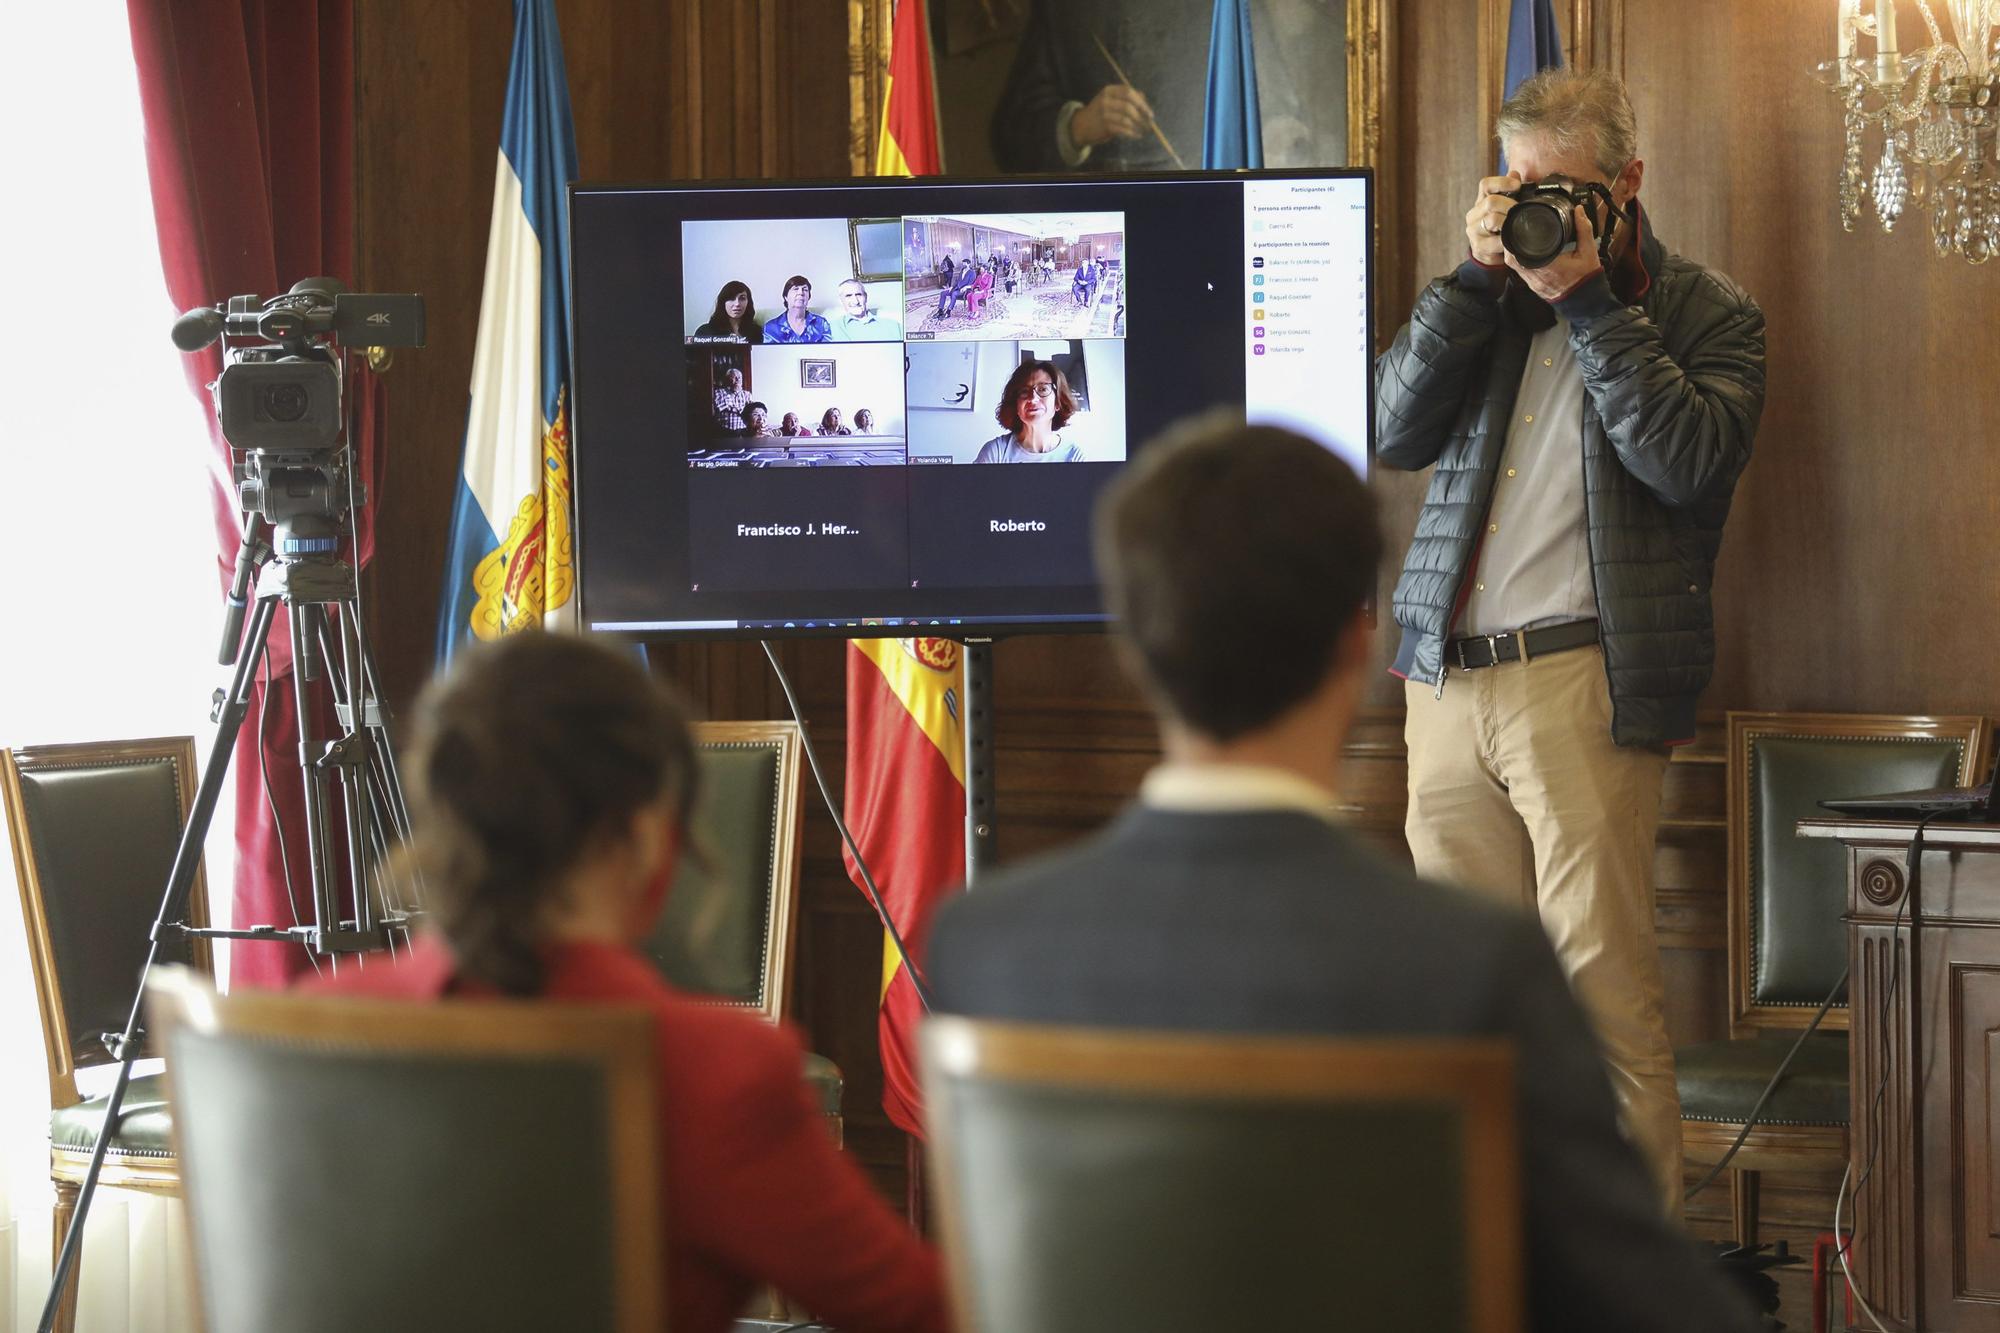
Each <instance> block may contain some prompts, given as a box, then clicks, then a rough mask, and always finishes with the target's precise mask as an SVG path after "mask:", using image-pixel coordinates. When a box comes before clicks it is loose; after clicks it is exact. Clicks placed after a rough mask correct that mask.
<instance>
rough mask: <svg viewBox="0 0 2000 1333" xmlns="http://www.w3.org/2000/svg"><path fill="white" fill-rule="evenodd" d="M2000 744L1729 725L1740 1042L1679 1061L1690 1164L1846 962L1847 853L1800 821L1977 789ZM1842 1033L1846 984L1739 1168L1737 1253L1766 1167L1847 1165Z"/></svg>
mask: <svg viewBox="0 0 2000 1333" xmlns="http://www.w3.org/2000/svg"><path fill="white" fill-rule="evenodd" d="M1991 741H1992V731H1991V727H1990V725H1989V724H1988V722H1987V720H1986V719H1985V718H1981V717H1897V716H1889V715H1881V714H1863V713H1856V714H1829V713H1731V714H1729V753H1728V780H1729V792H1728V800H1729V814H1728V823H1729V881H1728V911H1729V1014H1730V1024H1729V1027H1730V1036H1729V1038H1728V1039H1727V1040H1724V1041H1714V1042H1705V1043H1702V1044H1700V1045H1696V1046H1688V1047H1683V1048H1681V1049H1680V1050H1678V1051H1676V1052H1675V1053H1674V1059H1675V1063H1676V1066H1677V1069H1678V1075H1679V1081H1680V1096H1681V1143H1682V1148H1683V1151H1684V1153H1685V1154H1686V1157H1687V1160H1688V1162H1689V1164H1691V1165H1696V1166H1712V1165H1713V1164H1714V1163H1716V1162H1717V1161H1720V1160H1721V1157H1722V1154H1723V1153H1724V1152H1726V1151H1727V1150H1728V1148H1729V1145H1730V1144H1731V1143H1733V1142H1735V1140H1736V1136H1737V1135H1738V1134H1739V1133H1741V1132H1742V1129H1743V1124H1744V1121H1745V1120H1746V1119H1747V1118H1748V1116H1749V1114H1750V1111H1751V1108H1752V1107H1753V1106H1754V1105H1755V1103H1756V1101H1757V1098H1758V1097H1759V1095H1761V1094H1762V1092H1763V1090H1764V1088H1765V1086H1766V1085H1767V1084H1768V1083H1769V1082H1770V1080H1771V1076H1772V1075H1773V1074H1774V1073H1775V1072H1776V1071H1777V1068H1778V1065H1779V1063H1780V1061H1782V1060H1783V1059H1784V1057H1785V1054H1786V1052H1787V1051H1788V1050H1790V1048H1791V1046H1792V1043H1793V1042H1794V1041H1796V1040H1797V1038H1798V1035H1799V1033H1800V1031H1801V1030H1802V1029H1803V1028H1805V1026H1806V1025H1807V1023H1808V1022H1809V1021H1810V1020H1811V1018H1812V1015H1813V1013H1814V1012H1815V1011H1816V1010H1817V1009H1818V1008H1819V1006H1820V1003H1821V1002H1822V1001H1823V1000H1824V999H1825V998H1826V996H1827V993H1828V992H1829V991H1830V990H1832V989H1833V987H1834V985H1835V983H1836V982H1837V981H1838V980H1839V979H1840V977H1841V974H1842V973H1843V972H1844V971H1845V970H1846V967H1847V935H1846V929H1845V927H1844V926H1843V925H1842V922H1841V918H1842V914H1843V913H1844V912H1845V911H1846V901H1845V898H1846V871H1845V868H1844V866H1843V864H1842V860H1841V848H1840V845H1839V844H1838V843H1836V842H1830V841H1815V840H1811V839H1801V838H1799V837H1797V836H1796V835H1795V829H1796V827H1797V825H1798V821H1799V820H1801V819H1805V818H1810V817H1815V816H1823V815H1824V814H1825V811H1823V810H1821V809H1820V807H1819V805H1818V802H1819V801H1821V800H1824V799H1830V798H1834V797H1842V796H1867V795H1874V794H1878V793H1886V792H1896V791H1911V790H1917V789H1920V788H1924V787H1950V786H1963V785H1966V784H1969V783H1971V782H1974V781H1977V778H1975V777H1974V776H1973V775H1974V774H1976V773H1979V774H1983V773H1984V771H1985V768H1984V765H1985V764H1986V763H1987V762H1988V761H1987V748H1988V746H1989V745H1990V743H1991ZM1847 1027H1848V1014H1847V996H1846V991H1845V988H1844V987H1843V988H1842V989H1841V991H1840V992H1839V994H1838V997H1837V999H1836V1001H1835V1004H1834V1006H1833V1008H1831V1009H1830V1010H1828V1012H1827V1015H1826V1018H1825V1019H1824V1021H1822V1022H1821V1024H1820V1027H1819V1030H1818V1031H1817V1032H1815V1033H1814V1034H1813V1035H1812V1037H1810V1038H1809V1039H1807V1042H1806V1045H1805V1047H1804V1048H1803V1049H1802V1050H1801V1051H1800V1052H1799V1055H1798V1058H1797V1059H1796V1060H1794V1061H1793V1064H1792V1067H1791V1069H1790V1070H1789V1071H1787V1073H1786V1076H1785V1079H1784V1081H1783V1082H1782V1083H1780V1084H1779V1085H1778V1088H1777V1090H1776V1091H1775V1092H1774V1093H1773V1095H1772V1098H1771V1101H1770V1103H1769V1104H1768V1105H1767V1106H1766V1107H1765V1112H1764V1115H1763V1116H1762V1117H1760V1119H1759V1122H1758V1125H1757V1128H1755V1129H1754V1130H1752V1131H1751V1133H1750V1136H1749V1137H1748V1138H1747V1139H1745V1140H1744V1143H1743V1147H1742V1148H1741V1149H1740V1150H1738V1152H1737V1154H1736V1156H1735V1157H1734V1158H1732V1159H1731V1164H1730V1198H1731V1211H1732V1214H1733V1226H1734V1232H1735V1238H1736V1242H1737V1243H1738V1244H1739V1245H1755V1244H1756V1243H1757V1203H1758V1199H1757V1194H1758V1184H1759V1179H1760V1173H1761V1172H1764V1171H1784V1172H1798V1173H1802V1174H1817V1175H1822V1176H1825V1177H1828V1178H1837V1177H1838V1176H1839V1175H1840V1173H1841V1172H1842V1171H1843V1170H1844V1169H1845V1167H1846V1164H1847V1138H1848V1135H1847V1128H1848V1121H1849V1089H1848V1054H1847Z"/></svg>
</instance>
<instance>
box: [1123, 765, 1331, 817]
mask: <svg viewBox="0 0 2000 1333" xmlns="http://www.w3.org/2000/svg"><path fill="white" fill-rule="evenodd" d="M1139 800H1140V802H1141V803H1142V804H1144V805H1147V806H1150V807H1152V808H1153V809H1155V810H1178V811H1190V812H1201V813H1209V814H1215V813H1221V812H1225V811H1243V810H1296V811H1300V812H1302V813H1304V814H1309V815H1313V816H1315V817H1317V818H1320V819H1324V820H1327V821H1328V822H1329V823H1338V822H1339V819H1340V813H1341V811H1342V810H1343V808H1344V807H1343V806H1342V803H1341V801H1340V799H1339V797H1337V796H1336V795H1335V794H1334V793H1332V792H1330V791H1328V790H1327V789H1326V788H1324V787H1322V786H1320V785H1319V784H1318V783H1316V782H1313V781H1310V780H1309V779H1306V778H1302V777H1300V776H1299V775H1298V774H1296V773H1290V772H1287V771H1285V770H1284V769H1282V768H1267V767H1265V766H1263V765H1261V764H1188V763H1178V764H1176V763H1165V764H1160V765H1159V766H1157V767H1156V768H1154V769H1153V770H1152V771H1151V772H1149V773H1147V774H1146V777H1145V780H1144V781H1143V782H1141V783H1140V784H1139Z"/></svg>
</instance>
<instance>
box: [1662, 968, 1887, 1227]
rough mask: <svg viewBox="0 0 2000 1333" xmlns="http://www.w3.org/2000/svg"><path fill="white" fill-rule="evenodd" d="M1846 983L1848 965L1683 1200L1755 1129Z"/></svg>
mask: <svg viewBox="0 0 2000 1333" xmlns="http://www.w3.org/2000/svg"><path fill="white" fill-rule="evenodd" d="M1846 985H1847V969H1846V968H1842V969H1841V971H1840V980H1838V981H1836V982H1834V983H1833V989H1831V990H1829V991H1828V992H1827V993H1826V998H1825V999H1824V1000H1821V1001H1820V1004H1819V1009H1818V1010H1817V1011H1816V1012H1815V1013H1814V1014H1813V1016H1812V1022H1810V1023H1808V1024H1806V1030H1805V1031H1804V1032H1801V1033H1800V1034H1799V1036H1798V1040H1797V1041H1794V1042H1793V1043H1792V1048H1791V1049H1790V1050H1788V1051H1786V1052H1785V1058H1784V1059H1783V1060H1780V1061H1779V1062H1778V1068H1777V1070H1776V1071H1775V1072H1774V1073H1773V1074H1772V1075H1771V1081H1770V1082H1768V1083H1766V1084H1765V1085H1764V1091H1763V1093H1762V1094H1761V1095H1759V1097H1758V1098H1757V1104H1756V1105H1755V1106H1752V1107H1751V1108H1750V1114H1749V1115H1747V1116H1745V1117H1744V1118H1743V1129H1742V1130H1741V1132H1739V1133H1738V1134H1737V1135H1736V1141H1735V1142H1734V1143H1732V1144H1730V1145H1729V1151H1728V1152H1726V1153H1724V1154H1722V1160H1721V1161H1719V1162H1717V1163H1716V1164H1715V1165H1714V1166H1713V1167H1711V1168H1709V1172H1708V1174H1707V1175H1705V1176H1703V1177H1702V1178H1701V1181H1700V1183H1698V1184H1697V1185H1695V1187H1694V1188H1693V1189H1690V1190H1689V1191H1688V1192H1687V1193H1686V1194H1683V1195H1682V1196H1681V1202H1682V1203H1687V1202H1689V1201H1690V1200H1692V1199H1693V1198H1694V1196H1695V1195H1697V1194H1699V1193H1701V1192H1702V1191H1703V1190H1705V1189H1707V1188H1708V1187H1709V1186H1710V1185H1712V1184H1714V1183H1715V1178H1716V1177H1717V1176H1719V1175H1721V1174H1722V1172H1723V1169H1724V1168H1726V1167H1727V1166H1728V1165H1729V1162H1730V1159H1731V1158H1733V1157H1735V1156H1736V1151H1737V1149H1739V1148H1741V1147H1742V1146H1743V1141H1744V1140H1745V1139H1747V1138H1749V1137H1750V1131H1751V1130H1753V1129H1755V1128H1756V1127H1757V1122H1758V1121H1759V1120H1760V1119H1762V1118H1763V1115H1764V1107H1765V1105H1766V1104H1767V1103H1769V1102H1770V1100H1771V1094H1772V1093H1774V1092H1776V1091H1777V1090H1778V1084H1779V1083H1781V1082H1782V1081H1783V1080H1784V1077H1785V1071H1786V1070H1788V1069H1790V1068H1791V1067H1792V1061H1793V1060H1795V1059H1796V1058H1798V1054H1799V1052H1800V1051H1801V1050H1804V1049H1805V1044H1806V1038H1808V1037H1810V1036H1812V1034H1813V1033H1814V1032H1815V1031H1817V1030H1818V1028H1819V1025H1820V1020H1821V1019H1823V1018H1825V1017H1826V1012H1827V1010H1829V1009H1831V1008H1833V1001H1834V999H1835V997H1836V996H1838V995H1839V994H1840V992H1841V988H1842V987H1844V986H1846Z"/></svg>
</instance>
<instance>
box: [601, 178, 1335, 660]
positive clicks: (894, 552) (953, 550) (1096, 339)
mask: <svg viewBox="0 0 2000 1333" xmlns="http://www.w3.org/2000/svg"><path fill="white" fill-rule="evenodd" d="M1370 190H1371V182H1370V179H1369V177H1368V175H1367V173H1365V172H1361V171H1315V172H1243V173H1234V174H1229V175H1221V174H1214V175H1193V174H1189V175H1172V176H1121V177H1115V178H1106V179H1096V180H1085V179H1071V180H1050V179H1046V178H1038V179H1033V180H1014V181H990V182H976V183H975V182H950V181H930V180H927V181H916V180H910V179H895V178H891V179H881V180H869V181H855V182H851V183H847V182H843V183H825V184H754V185H753V184H731V185H723V184H713V185H710V184H686V185H674V186H581V185H580V186H576V187H574V188H573V189H572V191H571V195H570V280H571V299H572V338H573V343H572V357H573V361H572V377H573V382H572V388H573V391H574V394H575V402H574V404H573V412H572V415H571V429H572V439H573V445H572V447H573V450H574V466H575V479H576V480H575V485H576V508H577V538H576V540H577V563H578V566H579V569H580V575H581V578H580V585H581V597H582V607H583V617H584V622H585V624H586V626H587V627H588V628H589V629H592V630H595V631H600V632H607V633H624V634H630V635H633V636H637V637H645V638H675V637H693V636H700V637H711V636H729V635H742V636H746V637H747V636H757V637H784V636H793V635H836V636H866V635H877V634H907V633H909V632H910V627H912V626H921V627H924V629H925V632H937V633H942V634H948V635H965V634H979V635H987V634H1001V633H1019V632H1025V631H1031V630H1033V631H1049V630H1064V629H1089V628H1093V627H1098V626H1101V625H1102V624H1103V622H1104V620H1105V613H1104V610H1103V607H1102V602H1101V598H1100V596H1099V592H1098V588H1097V581H1096V577H1095V574H1094V571H1093V567H1092V561H1091V539H1090V519H1091V510H1092V506H1093V504H1094V503H1095V501H1096V499H1097V497H1098V494H1099V492H1100V491H1101V490H1102V489H1103V488H1104V486H1105V485H1106V484H1107V483H1108V482H1109V481H1110V480H1111V479H1112V478H1113V477H1114V476H1115V475H1116V474H1117V472H1118V470H1119V469H1120V468H1121V467H1123V466H1125V465H1126V463H1128V462H1129V461H1130V460H1131V459H1133V458H1134V457H1135V456H1137V455H1138V454H1139V453H1141V452H1142V451H1143V449H1144V447H1145V445H1146V443H1147V442H1148V441H1149V440H1152V439H1153V438H1155V437H1156V436H1158V435H1159V434H1160V433H1161V432H1162V431H1164V430H1165V429H1166V428H1167V427H1168V426H1170V425H1172V424H1173V423H1174V422H1176V421H1177V420H1179V419H1180V418H1182V417H1186V416H1189V415H1191V414H1194V413H1199V412H1202V411H1206V410H1209V409H1213V408H1217V407H1232V408H1235V409H1237V410H1239V411H1243V412H1245V413H1246V414H1247V415H1248V417H1249V419H1250V420H1251V421H1252V422H1268V423H1272V424H1278V425H1283V426H1286V427H1289V428H1291V429H1294V430H1297V431H1299V432H1301V433H1302V434H1305V435H1307V436H1309V437H1310V438H1312V439H1314V440H1317V441H1319V442H1320V443H1322V444H1324V445H1325V446H1326V447H1327V448H1329V449H1331V450H1333V451H1334V452H1336V453H1337V454H1339V455H1340V456H1341V457H1342V458H1344V459H1346V460H1347V462H1348V463H1349V464H1351V465H1352V466H1353V467H1354V468H1355V470H1356V471H1357V472H1361V473H1363V474H1364V475H1365V473H1366V470H1367V465H1368V440H1369V433H1370V432H1369V427H1370V420H1369V418H1370V384H1369V379H1370V362H1371V355H1370V349H1371V347H1372V345H1373V339H1372V336H1371V329H1370V327H1369V311H1370V310H1371V308H1372V302H1371V300H1370V294H1371V285H1372V275H1371V271H1370V251H1369V236H1370V225H1369V223H1370V213H1371V208H1372V198H1371V192H1370Z"/></svg>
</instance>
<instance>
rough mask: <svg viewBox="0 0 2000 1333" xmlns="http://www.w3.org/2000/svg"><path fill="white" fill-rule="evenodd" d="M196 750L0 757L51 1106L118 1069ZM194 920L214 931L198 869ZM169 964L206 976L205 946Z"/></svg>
mask: <svg viewBox="0 0 2000 1333" xmlns="http://www.w3.org/2000/svg"><path fill="white" fill-rule="evenodd" d="M194 789H195V760H194V741H193V739H192V738H191V737H188V736H171V737H165V738H162V739H158V740H137V741H95V742H90V743H87V744H80V745H37V746H32V747H25V746H24V747H22V748H20V749H16V750H0V795H4V799H5V802H6V806H7V835H8V838H9V840H10V841H11V842H12V843H13V846H14V877H15V879H16V881H17V882H18V883H19V885H20V889H21V916H22V919H23V920H24V921H25V922H26V923H27V929H28V958H29V961H30V965H31V967H32V970H33V972H34V974H35V998H36V1000H37V1001H38V1003H39V1005H40V1008H41V1014H42V1035H43V1038H44V1045H46V1047H47V1048H48V1057H49V1100H50V1104H51V1105H52V1106H69V1105H72V1104H74V1103H75V1102H76V1101H77V1090H76V1071H77V1070H78V1069H82V1068H89V1067H90V1066H92V1065H101V1064H111V1063H113V1062H114V1061H113V1057H112V1055H111V1053H110V1052H109V1051H108V1050H106V1049H105V1046H104V1043H103V1040H102V1037H103V1034H105V1033H107V1032H123V1031H124V1030H125V1020H126V1019H127V1017H129V1015H130V1013H131V1009H132V1000H133V998H134V996H135V995H136V994H137V992H138V987H139V969H140V968H141V967H142V966H143V965H144V964H145V961H146V951H147V949H148V948H149V947H150V934H151V930H152V925H153V919H154V917H155V916H156V915H158V913H159V909H160V900H161V898H162V897H163V896H164V895H165V892H166V887H167V876H168V873H169V872H170V871H171V870H172V869H173V864H174V852H175V850H176V849H177V848H178V847H179V845H180V839H181V831H182V829H183V827H184V826H185V825H186V824H187V814H188V809H189V807H190V806H191V805H192V804H193V801H194ZM187 917H188V924H190V925H196V926H204V925H207V924H208V894H207V890H206V888H205V886H204V884H203V882H202V876H201V872H200V869H199V867H197V869H196V872H195V879H194V886H193V889H192V891H191V892H190V894H189V899H188V911H187ZM161 956H162V957H163V958H164V959H166V960H167V961H169V962H179V963H188V964H192V965H193V966H196V967H199V968H201V969H202V970H203V971H207V970H208V968H209V949H208V944H207V942H206V941H202V940H194V941H190V940H188V939H186V938H180V939H169V940H167V941H166V942H165V944H164V945H163V946H162V954H161Z"/></svg>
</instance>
